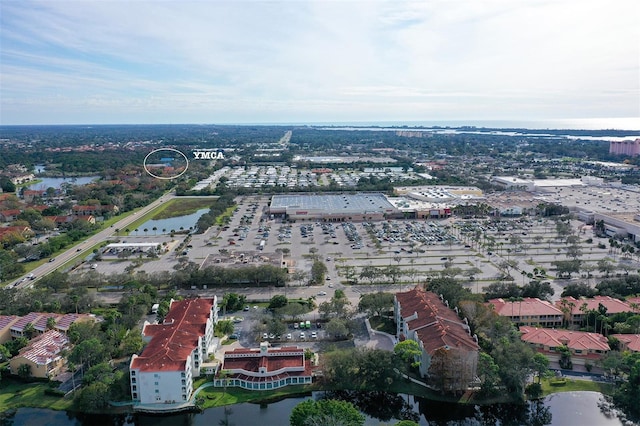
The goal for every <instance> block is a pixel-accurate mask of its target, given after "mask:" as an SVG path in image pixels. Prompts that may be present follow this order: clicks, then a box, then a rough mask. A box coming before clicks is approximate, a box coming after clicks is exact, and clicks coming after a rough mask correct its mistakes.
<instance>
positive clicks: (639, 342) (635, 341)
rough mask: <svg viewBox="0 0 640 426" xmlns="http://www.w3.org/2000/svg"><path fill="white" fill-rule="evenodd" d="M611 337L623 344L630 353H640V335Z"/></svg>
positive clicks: (616, 335)
mask: <svg viewBox="0 0 640 426" xmlns="http://www.w3.org/2000/svg"><path fill="white" fill-rule="evenodd" d="M611 337H615V338H616V339H618V340H620V341H621V342H623V343H624V345H625V347H626V348H627V349H629V350H630V351H633V352H640V334H612V335H611Z"/></svg>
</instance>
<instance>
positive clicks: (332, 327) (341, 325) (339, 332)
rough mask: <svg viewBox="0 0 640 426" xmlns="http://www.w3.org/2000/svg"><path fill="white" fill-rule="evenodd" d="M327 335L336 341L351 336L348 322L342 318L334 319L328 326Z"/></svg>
mask: <svg viewBox="0 0 640 426" xmlns="http://www.w3.org/2000/svg"><path fill="white" fill-rule="evenodd" d="M326 329H327V333H328V334H329V335H331V336H333V337H335V338H336V339H341V338H344V337H346V336H347V335H348V334H349V327H348V326H347V321H346V320H344V319H341V318H332V319H331V320H330V321H329V322H328V323H327V325H326Z"/></svg>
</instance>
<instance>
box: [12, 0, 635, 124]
mask: <svg viewBox="0 0 640 426" xmlns="http://www.w3.org/2000/svg"><path fill="white" fill-rule="evenodd" d="M636 3H637V2H636V1H634V0H617V1H616V2H613V3H612V2H608V1H604V0H555V1H543V0H540V1H538V0H521V1H518V2H513V1H510V0H435V1H404V2H403V1H374V0H372V1H333V2H326V1H309V2H291V1H284V2H262V1H216V2H208V1H207V2H205V1H191V2H182V1H160V2H158V1H153V2H147V1H129V2H125V1H71V2H62V1H55V2H1V3H0V24H1V25H0V27H1V29H0V41H1V42H2V46H3V47H2V49H1V52H0V55H1V56H0V59H1V61H0V71H1V75H0V94H2V100H1V104H0V106H1V108H2V115H1V116H0V120H2V123H3V124H8V123H11V122H44V121H46V120H48V118H47V117H48V116H47V115H46V113H44V111H46V109H47V108H49V107H50V104H51V102H50V100H58V101H60V97H62V98H63V99H64V102H63V106H61V107H60V110H59V111H57V112H56V119H59V120H62V121H64V122H78V121H77V120H78V119H77V118H76V117H78V115H77V114H78V113H77V111H78V110H79V109H83V108H84V109H83V113H82V117H83V119H87V118H86V117H91V113H92V111H95V116H94V117H95V118H94V119H93V122H100V121H101V120H102V118H101V117H104V112H105V109H108V108H113V109H114V110H117V111H114V112H113V113H111V114H109V117H110V119H114V117H118V116H120V117H122V118H121V119H126V120H127V121H131V120H133V121H139V122H150V121H153V120H157V117H159V115H158V114H157V112H158V111H162V114H161V115H160V117H162V119H164V120H167V119H169V121H172V122H176V121H177V120H172V119H170V117H171V116H172V114H175V117H177V118H180V119H181V120H184V121H193V122H195V121H198V122H199V121H216V122H219V121H220V120H219V119H218V118H217V117H225V119H226V120H229V121H235V122H240V121H253V122H260V121H268V120H272V121H283V122H289V121H294V120H293V119H292V118H291V117H294V116H295V117H298V120H300V121H319V120H329V121H331V120H340V119H347V120H374V119H375V120H385V119H395V120H402V119H407V120H416V119H417V120H419V119H429V118H431V117H434V116H435V117H437V118H441V119H444V118H448V119H459V120H464V119H474V118H494V119H503V118H519V119H527V118H536V119H538V118H561V117H589V116H593V117H607V116H640V70H639V69H640V64H639V58H640V48H639V46H638V40H639V39H640V29H639V26H638V25H637V23H636V21H637V18H638V6H637V5H636ZM36 105H41V108H36ZM65 107H66V108H67V109H68V114H66V115H65V109H64V108H65ZM29 108H31V109H32V110H31V111H32V112H33V113H29ZM145 109H148V110H152V111H154V114H153V115H151V114H146V115H145ZM184 111H187V112H189V113H190V114H192V115H191V116H190V117H193V119H192V120H190V119H189V116H186V115H185V113H184ZM119 114H120V115H119ZM62 117H64V118H62Z"/></svg>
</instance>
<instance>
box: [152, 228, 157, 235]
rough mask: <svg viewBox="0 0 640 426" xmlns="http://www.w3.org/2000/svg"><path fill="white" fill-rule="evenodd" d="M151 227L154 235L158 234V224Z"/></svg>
mask: <svg viewBox="0 0 640 426" xmlns="http://www.w3.org/2000/svg"><path fill="white" fill-rule="evenodd" d="M151 229H152V230H153V235H158V227H157V226H154V227H153V228H151Z"/></svg>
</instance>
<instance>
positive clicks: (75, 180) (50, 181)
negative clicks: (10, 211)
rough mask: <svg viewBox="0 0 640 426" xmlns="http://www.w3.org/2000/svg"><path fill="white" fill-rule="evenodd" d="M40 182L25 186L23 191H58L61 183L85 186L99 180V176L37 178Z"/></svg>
mask: <svg viewBox="0 0 640 426" xmlns="http://www.w3.org/2000/svg"><path fill="white" fill-rule="evenodd" d="M38 179H40V182H34V183H31V184H29V185H25V189H34V190H40V189H42V190H46V189H47V188H55V189H59V188H60V185H62V184H63V183H68V184H70V185H86V184H88V183H91V182H93V181H94V180H96V179H100V176H80V177H69V178H50V177H43V178H38Z"/></svg>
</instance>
